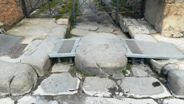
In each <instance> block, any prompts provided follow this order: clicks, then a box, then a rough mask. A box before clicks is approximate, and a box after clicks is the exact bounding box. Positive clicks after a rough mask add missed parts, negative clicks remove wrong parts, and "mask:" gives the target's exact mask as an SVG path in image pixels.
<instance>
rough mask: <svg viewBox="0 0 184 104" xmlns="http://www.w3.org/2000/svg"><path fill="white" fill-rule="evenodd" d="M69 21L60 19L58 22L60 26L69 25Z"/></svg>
mask: <svg viewBox="0 0 184 104" xmlns="http://www.w3.org/2000/svg"><path fill="white" fill-rule="evenodd" d="M68 22H69V20H68V19H67V18H59V19H57V20H56V23H57V24H58V25H68Z"/></svg>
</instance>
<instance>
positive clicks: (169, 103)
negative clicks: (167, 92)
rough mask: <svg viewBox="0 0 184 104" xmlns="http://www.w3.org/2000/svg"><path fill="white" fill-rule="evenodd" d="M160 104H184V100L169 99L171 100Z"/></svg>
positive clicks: (165, 100)
mask: <svg viewBox="0 0 184 104" xmlns="http://www.w3.org/2000/svg"><path fill="white" fill-rule="evenodd" d="M162 104H184V100H181V99H176V98H171V99H164V101H163V102H162Z"/></svg>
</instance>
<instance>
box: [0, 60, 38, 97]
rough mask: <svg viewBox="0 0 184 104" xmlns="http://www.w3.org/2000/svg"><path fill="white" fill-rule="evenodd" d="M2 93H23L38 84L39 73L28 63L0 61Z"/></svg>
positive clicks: (14, 94) (0, 87) (0, 88)
mask: <svg viewBox="0 0 184 104" xmlns="http://www.w3.org/2000/svg"><path fill="white" fill-rule="evenodd" d="M0 82H1V83H0V95H9V94H11V95H13V96H16V95H23V94H26V93H29V92H30V91H31V90H32V88H33V87H34V86H35V85H36V82H37V74H36V73H35V71H34V69H33V68H32V67H31V66H29V65H26V64H21V63H8V62H3V61H0Z"/></svg>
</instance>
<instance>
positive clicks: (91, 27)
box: [75, 23, 98, 31]
mask: <svg viewBox="0 0 184 104" xmlns="http://www.w3.org/2000/svg"><path fill="white" fill-rule="evenodd" d="M75 28H77V29H82V30H88V31H96V30H97V29H98V24H95V23H78V24H77V25H76V26H75Z"/></svg>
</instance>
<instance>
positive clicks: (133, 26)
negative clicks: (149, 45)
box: [120, 16, 156, 38]
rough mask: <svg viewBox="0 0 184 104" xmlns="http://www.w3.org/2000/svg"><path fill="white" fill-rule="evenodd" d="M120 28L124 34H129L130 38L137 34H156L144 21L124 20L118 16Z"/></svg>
mask: <svg viewBox="0 0 184 104" xmlns="http://www.w3.org/2000/svg"><path fill="white" fill-rule="evenodd" d="M120 20H121V21H120V26H121V28H122V29H123V30H124V31H125V32H129V33H130V35H131V37H133V38H134V37H135V36H136V35H139V34H146V35H148V34H153V33H156V31H155V30H154V28H153V27H152V26H151V25H150V24H149V23H148V22H146V21H145V20H142V19H133V18H124V17H122V16H120Z"/></svg>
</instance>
